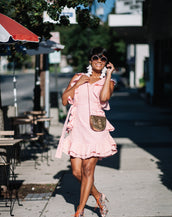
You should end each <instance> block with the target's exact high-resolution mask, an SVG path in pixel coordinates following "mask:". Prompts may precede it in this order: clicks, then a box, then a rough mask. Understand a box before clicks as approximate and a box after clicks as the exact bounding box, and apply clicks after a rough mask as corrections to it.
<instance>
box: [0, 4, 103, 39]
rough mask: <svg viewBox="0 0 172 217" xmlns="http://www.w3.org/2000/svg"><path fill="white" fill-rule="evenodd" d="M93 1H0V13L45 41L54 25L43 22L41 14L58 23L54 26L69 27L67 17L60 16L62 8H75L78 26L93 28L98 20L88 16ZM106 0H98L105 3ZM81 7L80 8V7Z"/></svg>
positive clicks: (97, 23)
mask: <svg viewBox="0 0 172 217" xmlns="http://www.w3.org/2000/svg"><path fill="white" fill-rule="evenodd" d="M93 1H94V0H75V1H73V0H47V1H46V0H8V1H6V0H1V1H0V12H1V13H3V14H5V15H7V16H10V17H11V18H13V19H15V20H16V21H18V22H19V23H21V24H22V25H24V26H25V27H27V28H28V29H30V30H31V31H33V32H34V33H35V34H37V35H39V36H40V37H44V38H45V39H48V38H50V32H51V31H52V30H53V29H54V27H55V25H53V24H52V23H49V22H43V12H44V11H47V13H48V15H49V16H50V18H52V19H53V20H54V21H59V22H58V23H57V24H56V25H60V26H61V25H65V26H69V25H70V22H69V17H68V16H64V15H63V16H61V12H62V10H63V9H64V7H66V6H67V7H68V8H76V14H77V21H78V24H79V25H81V26H82V27H84V28H87V27H89V28H95V27H97V26H98V25H99V18H97V17H95V16H92V15H91V14H90V11H89V10H90V7H91V5H92V3H93ZM105 1H106V0H98V2H105ZM81 6H82V7H81Z"/></svg>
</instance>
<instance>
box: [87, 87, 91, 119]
mask: <svg viewBox="0 0 172 217" xmlns="http://www.w3.org/2000/svg"><path fill="white" fill-rule="evenodd" d="M87 91H88V115H89V117H90V115H91V108H90V107H91V106H90V93H89V92H90V91H89V85H88V83H87Z"/></svg>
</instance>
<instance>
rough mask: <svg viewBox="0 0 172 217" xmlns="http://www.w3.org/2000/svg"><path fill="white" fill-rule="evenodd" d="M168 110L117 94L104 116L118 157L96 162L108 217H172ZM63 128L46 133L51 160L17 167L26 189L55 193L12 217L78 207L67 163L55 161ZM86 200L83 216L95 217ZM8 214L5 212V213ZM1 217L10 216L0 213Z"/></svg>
mask: <svg viewBox="0 0 172 217" xmlns="http://www.w3.org/2000/svg"><path fill="white" fill-rule="evenodd" d="M171 114H172V113H171V110H170V109H169V108H164V107H163V108H162V107H152V106H149V105H147V104H145V103H144V101H143V99H141V98H140V97H139V95H138V94H137V92H136V91H133V90H129V91H118V92H115V93H114V96H113V97H112V99H111V111H110V112H108V113H107V116H108V118H109V120H110V121H111V122H112V123H113V124H114V126H115V128H116V130H115V132H113V133H112V135H113V137H114V138H115V140H116V142H117V144H118V153H117V154H116V155H114V156H112V157H109V158H106V159H103V160H101V161H99V162H98V165H97V167H96V171H95V185H96V186H97V188H98V189H99V190H100V192H103V193H105V194H106V196H107V198H108V199H109V201H110V202H109V203H108V206H109V214H108V217H123V216H125V217H172V192H171V190H172V170H171V165H172V133H171V130H172V125H171V121H172V115H171ZM61 129H62V124H59V125H58V126H51V127H50V134H51V135H52V136H53V142H54V146H52V148H51V150H50V151H49V155H50V156H52V159H51V160H49V162H48V164H47V162H46V160H44V161H43V162H41V161H40V164H39V165H37V169H35V168H34V161H33V160H28V161H24V162H21V165H19V166H17V168H16V174H17V179H18V180H23V183H24V184H28V183H34V184H35V183H38V184H43V183H44V184H45V183H49V184H51V183H54V184H57V187H56V190H55V191H54V192H53V194H52V196H51V197H50V198H49V199H47V200H44V199H43V200H33V201H28V200H23V201H21V203H22V204H23V206H18V205H17V203H15V206H14V209H13V214H14V215H15V216H16V217H29V216H33V217H68V216H71V215H72V214H74V213H75V208H76V207H77V204H78V202H79V184H78V182H77V181H76V180H75V179H74V177H73V176H72V173H71V168H70V162H69V157H68V156H66V155H63V158H62V159H54V153H55V146H56V144H57V141H58V138H59V136H60V134H61ZM95 204H96V203H95V200H94V198H93V197H91V196H90V198H89V200H88V203H87V205H86V208H85V216H86V217H87V216H100V214H99V212H98V210H94V207H95ZM6 209H7V208H6ZM0 215H1V216H3V217H6V216H9V212H6V211H4V209H3V212H1V208H0Z"/></svg>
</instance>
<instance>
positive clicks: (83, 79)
mask: <svg viewBox="0 0 172 217" xmlns="http://www.w3.org/2000/svg"><path fill="white" fill-rule="evenodd" d="M89 80H90V78H89V77H88V76H87V75H82V76H81V77H80V79H79V80H78V81H77V82H76V86H77V87H79V86H80V85H82V84H85V83H87V82H89Z"/></svg>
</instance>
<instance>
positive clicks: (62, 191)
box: [52, 166, 101, 217]
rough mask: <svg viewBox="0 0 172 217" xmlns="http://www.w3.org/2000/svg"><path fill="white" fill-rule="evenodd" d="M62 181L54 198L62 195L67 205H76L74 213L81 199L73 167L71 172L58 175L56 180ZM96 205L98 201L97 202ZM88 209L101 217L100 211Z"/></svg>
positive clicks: (93, 208)
mask: <svg viewBox="0 0 172 217" xmlns="http://www.w3.org/2000/svg"><path fill="white" fill-rule="evenodd" d="M60 177H61V179H60V181H59V183H58V185H57V187H56V189H55V191H54V192H53V194H52V197H55V196H56V194H59V195H62V196H63V198H64V199H65V201H66V203H70V204H73V205H74V212H76V210H77V206H78V204H79V199H80V184H79V182H78V181H77V180H76V178H75V177H74V176H73V175H72V171H71V167H70V166H69V170H63V171H60V172H59V173H57V174H56V175H55V176H54V178H55V179H56V178H60ZM95 205H96V201H95ZM85 208H86V209H88V210H91V211H92V212H94V213H97V215H98V216H99V217H101V215H100V213H99V211H98V209H95V207H92V206H89V205H86V206H85Z"/></svg>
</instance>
